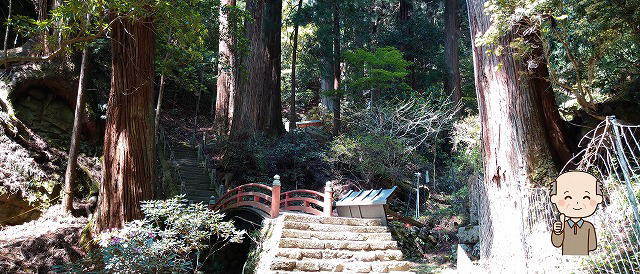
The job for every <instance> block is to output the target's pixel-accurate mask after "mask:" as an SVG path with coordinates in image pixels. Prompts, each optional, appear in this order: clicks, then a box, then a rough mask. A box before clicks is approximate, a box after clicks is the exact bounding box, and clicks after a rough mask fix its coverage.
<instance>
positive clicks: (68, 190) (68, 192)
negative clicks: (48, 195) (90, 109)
mask: <svg viewBox="0 0 640 274" xmlns="http://www.w3.org/2000/svg"><path fill="white" fill-rule="evenodd" d="M88 55H89V51H88V49H87V46H85V48H84V49H83V50H82V63H81V64H80V77H79V78H78V94H77V95H76V97H77V99H76V109H75V114H74V118H73V130H72V131H71V145H70V148H69V157H68V160H67V171H66V172H65V174H64V195H63V197H62V206H63V207H64V211H65V213H66V214H69V215H70V214H72V212H73V189H74V188H75V185H76V182H75V180H76V168H77V167H78V153H79V146H80V126H81V123H82V116H84V90H85V83H86V71H87V58H88Z"/></svg>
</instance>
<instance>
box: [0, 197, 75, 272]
mask: <svg viewBox="0 0 640 274" xmlns="http://www.w3.org/2000/svg"><path fill="white" fill-rule="evenodd" d="M86 225H87V218H86V217H78V218H76V217H70V216H66V215H65V214H64V213H63V210H62V206H61V205H54V206H52V207H50V208H49V209H47V210H46V211H45V212H44V213H43V214H42V216H41V217H40V218H38V219H37V220H34V221H31V222H27V223H24V224H21V225H16V226H8V227H5V228H3V229H2V230H0V273H24V272H37V273H47V272H49V271H51V267H53V266H55V265H62V264H64V263H68V262H71V261H73V260H76V259H78V258H80V257H82V256H84V255H85V253H84V251H83V250H82V248H81V247H80V237H81V236H80V235H81V232H82V230H83V228H84V227H85V226H86Z"/></svg>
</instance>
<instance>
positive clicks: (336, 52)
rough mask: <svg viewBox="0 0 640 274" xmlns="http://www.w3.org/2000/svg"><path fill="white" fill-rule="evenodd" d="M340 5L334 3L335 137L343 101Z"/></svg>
mask: <svg viewBox="0 0 640 274" xmlns="http://www.w3.org/2000/svg"><path fill="white" fill-rule="evenodd" d="M338 4H339V2H338V1H337V0H334V1H333V90H334V91H335V93H336V94H335V96H334V100H335V103H334V106H333V136H338V135H339V134H340V123H341V121H340V114H341V109H340V101H341V99H342V96H341V94H340V92H339V90H340V75H341V74H342V69H341V68H340V59H341V58H340V57H341V56H340V55H341V54H340V7H339V6H338Z"/></svg>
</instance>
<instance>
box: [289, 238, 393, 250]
mask: <svg viewBox="0 0 640 274" xmlns="http://www.w3.org/2000/svg"><path fill="white" fill-rule="evenodd" d="M278 247H281V248H305V249H334V250H388V249H393V250H395V249H398V243H396V242H395V241H366V242H365V241H339V240H315V239H314V240H312V239H296V238H281V239H280V242H279V243H278Z"/></svg>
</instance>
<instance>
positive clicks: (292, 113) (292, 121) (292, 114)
mask: <svg viewBox="0 0 640 274" xmlns="http://www.w3.org/2000/svg"><path fill="white" fill-rule="evenodd" d="M300 9H302V0H300V1H298V12H300ZM297 58H298V22H297V21H296V22H295V23H294V26H293V53H292V54H291V97H290V98H289V130H293V129H295V128H296V121H297V120H298V119H297V115H296V84H297V83H296V61H297Z"/></svg>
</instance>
